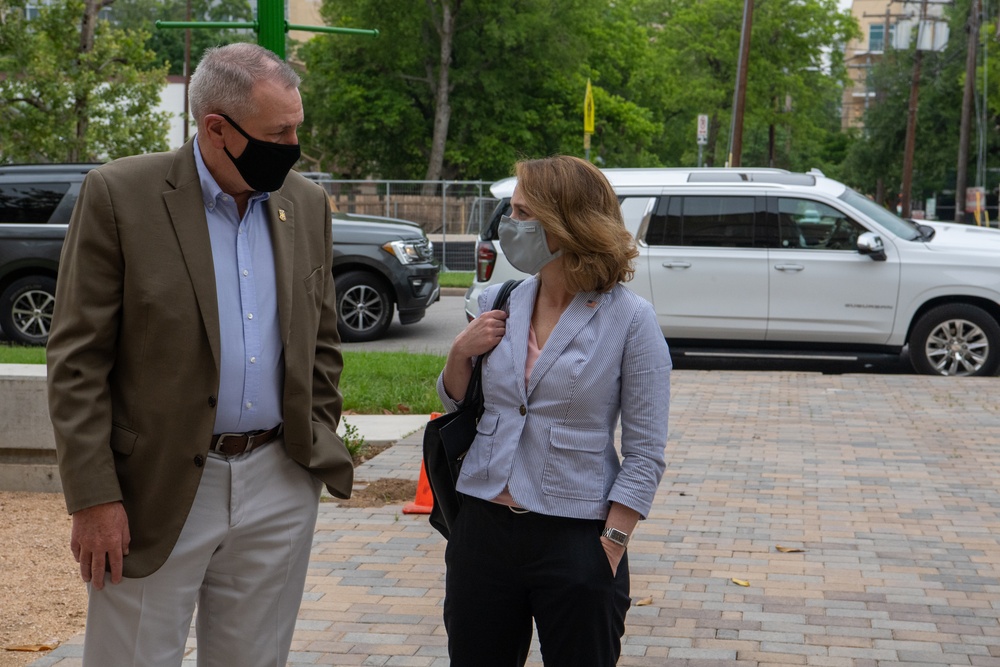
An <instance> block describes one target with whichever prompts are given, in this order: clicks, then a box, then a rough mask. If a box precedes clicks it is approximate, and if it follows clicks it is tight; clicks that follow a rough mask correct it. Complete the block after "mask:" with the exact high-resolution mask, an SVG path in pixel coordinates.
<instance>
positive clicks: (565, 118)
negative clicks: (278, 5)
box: [300, 0, 659, 178]
mask: <svg viewBox="0 0 1000 667" xmlns="http://www.w3.org/2000/svg"><path fill="white" fill-rule="evenodd" d="M632 4H633V3H632V2H631V1H629V0H626V1H624V2H619V3H614V4H613V5H612V4H611V3H607V2H606V1H604V0H557V1H555V2H553V1H551V0H503V1H495V0H463V2H461V3H458V2H454V1H452V2H451V3H450V5H449V6H450V7H451V10H452V14H451V16H452V17H453V19H454V30H453V31H452V35H451V39H452V42H451V57H450V59H448V58H443V57H442V53H443V51H442V49H441V46H442V36H441V30H440V26H439V25H438V23H437V21H439V20H440V18H441V16H443V14H435V13H434V11H433V10H435V8H436V7H437V5H436V4H435V3H433V2H429V3H415V2H413V3H390V4H388V5H386V3H384V2H378V1H377V0H336V1H335V2H334V1H332V0H331V1H330V2H327V3H326V4H325V5H324V18H325V19H326V20H327V22H328V23H331V24H336V25H344V26H354V27H371V26H377V27H378V28H379V29H380V31H381V33H382V36H381V37H380V39H379V40H377V41H374V42H367V41H364V42H363V41H360V40H349V39H344V38H343V37H337V36H333V37H330V36H320V37H317V38H314V39H313V40H311V41H310V42H309V43H308V44H306V45H305V46H303V47H302V49H301V51H300V56H301V57H302V59H303V60H304V62H305V63H306V64H307V71H306V74H305V80H304V83H303V97H304V100H305V104H306V127H305V128H304V132H303V137H302V141H303V147H304V152H305V154H306V155H307V156H308V157H309V158H311V159H312V160H313V161H314V163H315V164H316V166H317V167H318V168H321V169H323V170H324V171H333V172H336V173H339V174H343V175H350V176H354V177H364V176H369V175H375V176H381V177H387V178H423V177H424V176H427V175H433V174H434V173H435V171H434V170H433V169H432V168H431V166H432V164H433V163H432V159H433V155H434V141H433V139H434V120H435V118H436V117H438V111H439V106H440V104H441V101H440V98H438V97H437V96H436V93H437V92H439V90H440V85H441V84H440V81H441V80H442V79H441V72H440V68H441V66H442V63H445V64H446V65H447V68H448V77H447V86H448V89H449V90H448V92H449V95H448V102H447V103H448V105H449V111H450V116H449V117H450V122H449V124H448V128H447V143H446V144H445V148H444V152H443V158H442V168H441V171H440V174H441V176H443V177H446V178H454V177H456V176H458V175H462V176H463V177H471V178H475V177H481V178H496V177H500V176H504V175H507V174H508V173H509V172H510V168H511V165H512V163H513V162H514V161H515V160H516V159H518V158H519V157H524V156H537V155H547V154H551V153H554V152H571V153H577V154H582V152H583V149H582V135H583V110H582V109H583V93H584V88H585V85H586V80H587V78H588V76H589V77H590V78H591V79H592V80H593V81H594V86H595V91H594V94H595V99H596V101H597V105H598V109H599V117H600V118H599V128H598V137H597V140H598V141H597V143H598V146H599V151H598V153H599V154H603V155H604V158H603V159H604V161H605V164H608V165H610V164H615V163H617V162H618V160H619V159H621V160H623V161H624V160H628V161H629V162H631V163H632V164H634V162H633V160H645V161H646V162H650V161H652V160H653V159H654V158H653V154H652V153H649V152H648V147H649V146H651V145H652V144H653V140H654V137H655V135H656V134H657V133H658V131H659V126H658V125H657V124H656V122H655V121H654V120H653V116H652V114H650V113H649V112H648V111H647V110H645V109H642V108H640V107H639V106H637V105H636V104H635V103H634V102H633V101H632V100H631V95H630V92H629V90H630V83H629V81H628V77H625V76H623V75H622V73H621V71H622V68H623V67H624V66H625V65H627V64H628V63H635V62H638V61H641V60H642V58H643V57H644V49H645V47H644V46H643V44H644V43H645V42H646V41H648V35H647V32H646V31H645V29H637V28H636V27H635V25H634V19H633V18H632V17H631V16H630V14H629V12H630V7H631V6H632ZM608 25H611V26H613V27H611V28H609V27H608ZM619 27H621V28H622V29H621V30H618V28H619ZM610 40H620V41H623V42H625V43H624V44H619V45H612V44H611V43H610ZM598 55H600V57H598ZM615 58H617V59H618V60H617V62H616V61H614V59H615ZM605 79H607V82H608V87H607V88H604V85H605Z"/></svg>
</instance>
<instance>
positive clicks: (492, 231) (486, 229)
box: [479, 197, 510, 241]
mask: <svg viewBox="0 0 1000 667" xmlns="http://www.w3.org/2000/svg"><path fill="white" fill-rule="evenodd" d="M505 215H510V197H504V198H503V199H501V200H500V201H499V202H498V203H497V207H496V208H495V209H493V213H492V215H490V219H489V222H487V223H486V225H485V226H483V231H481V232H480V233H479V238H481V239H482V240H484V241H496V240H497V239H499V238H500V232H499V229H500V218H501V217H502V216H505Z"/></svg>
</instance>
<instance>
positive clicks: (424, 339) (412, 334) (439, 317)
mask: <svg viewBox="0 0 1000 667" xmlns="http://www.w3.org/2000/svg"><path fill="white" fill-rule="evenodd" d="M465 325H466V319H465V299H463V298H462V297H461V296H442V297H441V299H440V300H439V301H438V302H437V303H434V304H431V306H430V308H428V309H427V314H426V315H424V319H422V320H420V321H419V322H415V323H414V324H407V325H405V326H404V325H402V324H400V323H399V318H398V317H396V318H395V319H394V320H393V323H392V326H390V327H389V332H388V333H387V334H386V336H385V337H384V338H382V339H381V340H376V341H372V342H371V343H344V350H347V351H352V350H353V351H366V350H367V351H375V352H413V353H423V354H440V355H442V356H443V355H447V354H448V348H450V347H451V341H453V340H454V339H455V336H457V335H458V334H459V332H461V331H462V329H464V328H465Z"/></svg>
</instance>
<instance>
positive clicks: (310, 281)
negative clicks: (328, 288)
mask: <svg viewBox="0 0 1000 667" xmlns="http://www.w3.org/2000/svg"><path fill="white" fill-rule="evenodd" d="M325 277H326V276H325V272H324V271H323V267H322V266H317V267H316V268H315V269H313V270H312V273H310V274H309V275H308V276H306V277H305V278H304V279H303V280H302V282H303V283H304V284H305V287H306V293H308V294H312V293H313V292H314V291H315V290H316V288H317V287H319V286H322V285H323V278H325Z"/></svg>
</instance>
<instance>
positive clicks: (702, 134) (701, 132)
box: [698, 114, 708, 167]
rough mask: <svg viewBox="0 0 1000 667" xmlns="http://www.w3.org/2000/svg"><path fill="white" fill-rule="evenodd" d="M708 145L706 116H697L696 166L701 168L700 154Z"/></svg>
mask: <svg viewBox="0 0 1000 667" xmlns="http://www.w3.org/2000/svg"><path fill="white" fill-rule="evenodd" d="M707 143H708V116H707V115H705V114H698V166H699V167H701V164H702V162H701V152H702V149H703V148H704V146H705V144H707Z"/></svg>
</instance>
